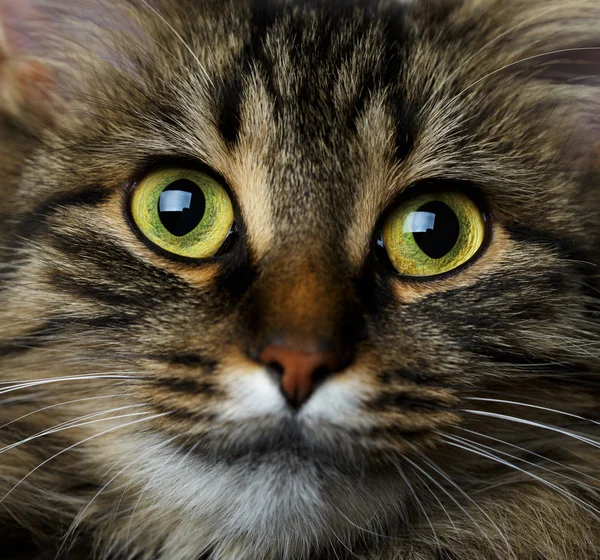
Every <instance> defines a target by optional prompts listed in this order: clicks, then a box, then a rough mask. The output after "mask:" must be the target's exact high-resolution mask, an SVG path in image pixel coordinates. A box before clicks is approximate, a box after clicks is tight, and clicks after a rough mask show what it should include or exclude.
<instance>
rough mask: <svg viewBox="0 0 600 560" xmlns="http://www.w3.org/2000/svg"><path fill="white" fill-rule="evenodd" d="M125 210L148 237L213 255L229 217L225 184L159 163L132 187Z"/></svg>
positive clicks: (183, 253) (185, 253) (183, 252)
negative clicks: (159, 168)
mask: <svg viewBox="0 0 600 560" xmlns="http://www.w3.org/2000/svg"><path fill="white" fill-rule="evenodd" d="M131 214H132V216H133V219H134V221H135V223H136V224H137V226H138V228H139V229H140V231H141V232H142V233H143V234H144V235H145V236H146V237H147V238H148V239H149V240H150V241H152V243H154V244H156V245H158V246H159V247H160V248H161V249H164V250H165V251H168V252H169V253H173V254H175V255H179V256H180V257H187V258H190V259H206V258H208V257H213V256H214V255H215V254H216V253H217V252H218V251H219V249H220V248H221V246H222V245H223V242H224V241H225V239H226V238H227V236H228V235H229V233H230V231H231V227H232V226H233V220H234V213H233V206H232V203H231V199H230V198H229V195H228V194H227V192H226V191H225V189H224V188H223V187H222V186H221V185H220V184H219V183H217V182H216V181H215V180H214V179H213V178H212V177H209V176H208V175H205V174H204V173H200V172H198V171H191V170H188V169H163V170H161V171H156V172H154V173H151V174H150V175H148V176H147V177H145V178H144V179H143V180H142V181H141V182H140V184H139V185H138V187H137V188H136V190H135V192H134V193H133V198H132V200H131Z"/></svg>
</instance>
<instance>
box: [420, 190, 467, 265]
mask: <svg viewBox="0 0 600 560" xmlns="http://www.w3.org/2000/svg"><path fill="white" fill-rule="evenodd" d="M412 231H413V235H414V237H415V241H416V242H417V245H418V246H419V248H420V249H421V250H422V251H423V252H424V253H425V254H426V255H427V256H429V257H431V258H432V259H441V258H442V257H445V256H446V255H447V254H448V253H449V252H450V251H452V249H453V247H454V246H455V245H456V242H457V241H458V236H459V234H460V224H459V222H458V218H457V217H456V214H455V213H454V212H453V210H452V209H451V208H450V207H449V206H448V205H447V204H444V203H443V202H440V201H438V200H435V201H432V202H428V203H427V204H424V205H423V206H421V207H420V208H419V209H418V210H417V211H416V212H414V213H413V217H412Z"/></svg>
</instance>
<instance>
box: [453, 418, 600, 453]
mask: <svg viewBox="0 0 600 560" xmlns="http://www.w3.org/2000/svg"><path fill="white" fill-rule="evenodd" d="M462 412H466V413H468V414H474V415H476V416H485V417H488V418H497V419H498V420H506V421H508V422H515V423H517V424H524V425H526V426H532V427H535V428H541V429H543V430H549V431H551V432H555V433H557V434H562V435H563V436H567V437H570V438H573V439H576V440H578V441H581V442H583V443H588V444H589V445H592V446H593V447H596V448H598V449H600V443H598V442H596V441H594V440H592V439H590V438H589V437H585V436H582V435H580V434H578V433H576V432H572V431H570V430H565V429H562V428H557V427H555V426H551V425H549V424H542V423H540V422H534V421H533V420H526V419H525V418H518V417H516V416H508V415H506V414H497V413H495V412H488V411H485V410H467V409H464V410H462Z"/></svg>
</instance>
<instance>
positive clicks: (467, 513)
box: [404, 453, 517, 560]
mask: <svg viewBox="0 0 600 560" xmlns="http://www.w3.org/2000/svg"><path fill="white" fill-rule="evenodd" d="M420 455H421V456H422V458H423V459H425V461H426V462H427V463H428V464H429V466H430V467H431V468H432V469H433V470H434V471H435V472H437V473H438V474H440V475H441V476H442V477H443V478H444V479H445V480H446V481H447V482H449V483H450V484H451V485H452V486H453V487H454V488H456V489H457V490H458V491H459V493H460V494H461V495H463V496H464V497H465V498H466V499H467V500H468V501H469V502H471V503H472V504H473V505H474V506H475V507H476V508H477V509H478V510H479V511H481V513H482V514H483V515H484V516H485V517H486V518H487V519H488V521H490V523H491V524H492V526H493V527H494V528H495V529H496V530H497V531H498V534H499V535H500V538H501V539H502V540H503V541H504V543H505V544H506V549H507V552H508V553H509V555H510V556H511V557H512V558H514V560H517V557H516V556H515V553H514V551H513V549H512V547H511V546H510V543H509V542H508V539H507V538H506V535H504V533H503V532H502V531H501V530H500V528H499V527H498V526H497V525H496V524H495V523H494V522H493V520H492V519H491V518H490V517H489V516H488V515H487V514H486V513H485V512H484V511H483V510H482V509H481V507H480V506H479V505H478V504H477V503H476V502H475V501H474V500H473V499H472V498H471V497H469V496H468V495H467V494H466V493H465V492H464V490H462V489H461V488H460V487H459V486H458V485H457V484H456V483H455V482H454V481H453V480H452V479H450V477H448V475H446V474H445V473H443V471H441V469H440V468H439V467H438V466H437V465H435V464H433V465H432V464H431V462H430V460H429V459H428V458H427V457H426V456H424V455H423V454H422V453H420ZM404 460H405V461H407V462H408V463H409V464H410V465H412V466H413V468H415V469H417V470H418V471H419V472H421V473H422V474H423V476H425V477H426V478H427V479H428V480H430V481H431V482H432V483H433V484H435V486H437V487H438V488H439V489H440V490H441V491H442V492H443V493H444V494H446V496H448V498H450V500H452V502H453V503H454V504H455V505H456V506H457V507H458V508H459V509H460V510H461V511H462V512H463V513H464V514H465V515H466V516H467V517H468V518H469V520H470V521H471V522H472V523H473V525H474V526H475V527H476V528H477V529H478V530H479V531H481V534H482V535H483V536H484V538H485V539H486V540H487V541H488V542H489V544H490V546H491V547H492V548H493V549H494V550H495V551H496V554H498V556H500V554H499V551H498V549H497V548H496V545H495V544H494V543H493V542H492V540H491V539H490V537H489V536H488V534H487V532H486V531H485V530H484V529H483V528H482V527H481V526H480V525H479V523H477V521H476V520H475V518H474V517H473V516H472V515H471V514H470V513H469V512H468V511H467V510H466V509H465V508H464V507H463V506H462V505H461V504H460V502H459V501H458V500H457V499H456V498H455V497H454V496H453V495H452V494H451V493H450V492H449V491H448V490H446V488H444V487H443V486H442V485H441V484H440V483H439V482H438V481H437V480H435V478H433V477H432V476H431V475H430V474H429V473H428V472H427V471H425V470H424V469H423V468H421V467H419V465H417V464H416V463H415V462H414V461H412V460H411V459H410V458H408V457H404Z"/></svg>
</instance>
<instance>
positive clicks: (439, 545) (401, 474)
mask: <svg viewBox="0 0 600 560" xmlns="http://www.w3.org/2000/svg"><path fill="white" fill-rule="evenodd" d="M396 470H397V471H398V473H399V474H400V476H401V477H402V480H403V481H404V483H405V484H406V487H407V488H408V489H409V490H410V493H411V494H412V495H413V497H414V499H415V501H416V503H417V506H418V507H419V509H420V510H421V511H422V512H423V515H424V516H425V520H426V521H427V524H428V525H429V527H430V529H431V532H432V533H433V538H434V539H435V542H436V544H437V547H438V549H440V550H441V549H442V545H441V543H440V539H439V537H438V534H437V532H436V530H435V527H434V526H433V523H432V522H431V518H430V517H429V515H427V511H426V510H425V507H424V506H423V503H422V502H421V500H420V499H419V496H418V494H417V493H416V491H415V489H414V487H413V485H412V484H411V483H410V480H408V477H407V476H406V475H405V474H404V472H403V470H402V468H401V467H400V466H399V465H397V466H396Z"/></svg>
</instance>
